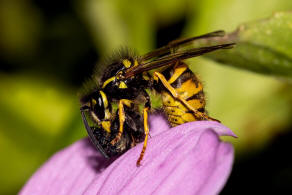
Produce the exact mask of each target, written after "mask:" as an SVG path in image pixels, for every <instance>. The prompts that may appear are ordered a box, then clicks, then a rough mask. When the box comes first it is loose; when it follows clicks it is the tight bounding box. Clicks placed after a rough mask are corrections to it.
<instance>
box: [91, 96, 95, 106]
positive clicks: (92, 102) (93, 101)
mask: <svg viewBox="0 0 292 195" xmlns="http://www.w3.org/2000/svg"><path fill="white" fill-rule="evenodd" d="M91 104H92V105H93V106H94V105H95V104H96V100H95V99H93V98H92V99H91Z"/></svg>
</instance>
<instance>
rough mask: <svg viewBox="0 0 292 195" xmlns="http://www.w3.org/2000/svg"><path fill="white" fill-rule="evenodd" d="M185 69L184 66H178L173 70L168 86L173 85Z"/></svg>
mask: <svg viewBox="0 0 292 195" xmlns="http://www.w3.org/2000/svg"><path fill="white" fill-rule="evenodd" d="M186 69H187V66H186V65H182V66H178V67H177V68H176V69H175V70H174V73H173V75H172V77H171V78H170V79H169V80H168V82H169V84H171V83H173V82H174V81H176V79H178V77H180V75H181V74H182V73H183V72H184V71H185V70H186Z"/></svg>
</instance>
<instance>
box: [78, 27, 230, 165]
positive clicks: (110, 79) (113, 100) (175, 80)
mask: <svg viewBox="0 0 292 195" xmlns="http://www.w3.org/2000/svg"><path fill="white" fill-rule="evenodd" d="M224 34H225V33H224V31H215V32H211V33H208V34H204V35H201V36H197V37H192V38H186V39H179V40H174V41H172V42H169V43H168V44H167V45H166V46H163V47H161V48H158V49H156V50H154V51H151V52H149V53H147V54H145V55H143V56H138V55H133V54H132V53H131V52H129V50H126V51H125V52H123V53H121V54H120V55H118V56H117V57H115V58H113V59H111V60H110V61H108V62H107V63H106V68H105V69H104V70H103V72H102V74H101V76H100V77H98V76H97V75H98V74H97V73H94V74H93V75H92V79H91V80H90V82H91V88H90V89H89V90H88V91H87V92H86V93H84V94H83V95H82V96H81V98H80V102H81V108H80V110H81V115H82V119H83V122H84V125H85V128H86V130H87V132H88V135H89V137H90V139H91V141H92V143H93V145H94V146H95V147H96V148H97V150H99V151H100V152H101V153H102V155H103V156H104V157H106V158H110V157H113V156H118V155H120V154H122V153H124V152H126V151H127V150H129V149H130V148H132V147H134V146H135V145H136V144H138V143H140V142H143V141H144V144H143V148H142V151H141V154H140V156H139V158H138V160H137V166H139V165H140V163H141V161H142V159H143V156H144V153H145V151H146V146H147V140H148V136H149V126H148V115H149V112H150V111H151V98H150V96H149V94H148V92H147V90H148V89H149V90H153V91H155V92H157V93H158V94H161V100H162V101H161V102H162V105H161V108H162V110H163V112H164V113H165V115H166V117H167V119H168V121H169V123H170V125H171V126H177V125H180V124H183V123H186V122H191V121H200V120H212V121H218V120H217V119H214V118H212V117H210V116H208V114H207V112H206V110H205V104H206V102H205V96H204V92H203V86H202V83H201V81H200V80H199V79H198V78H197V76H196V75H195V74H194V73H193V72H192V71H191V70H190V69H189V67H188V65H187V64H186V63H185V62H184V61H183V60H185V59H188V58H192V57H196V56H200V55H203V54H205V53H209V52H212V51H215V50H218V49H229V48H232V47H233V45H234V43H226V44H219V45H214V46H207V47H200V48H189V47H187V46H189V45H190V44H192V43H193V42H194V41H196V40H200V39H208V38H212V37H222V36H224ZM99 67H100V66H99Z"/></svg>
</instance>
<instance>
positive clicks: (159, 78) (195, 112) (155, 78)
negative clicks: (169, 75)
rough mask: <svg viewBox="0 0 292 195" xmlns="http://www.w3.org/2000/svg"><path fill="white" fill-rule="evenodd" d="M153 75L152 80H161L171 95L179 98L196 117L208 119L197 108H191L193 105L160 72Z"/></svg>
mask: <svg viewBox="0 0 292 195" xmlns="http://www.w3.org/2000/svg"><path fill="white" fill-rule="evenodd" d="M153 77H154V80H156V81H159V80H160V81H161V83H162V85H163V86H164V87H165V88H166V89H167V90H168V91H169V92H170V93H171V95H172V96H173V97H174V98H176V99H178V100H180V101H181V102H182V103H183V104H184V105H185V106H186V107H187V108H188V109H189V110H191V111H192V112H193V113H194V114H195V115H196V116H197V117H198V118H202V119H209V117H208V116H207V115H206V114H204V113H202V112H199V111H198V110H197V109H195V108H193V106H191V105H190V104H189V103H188V102H187V101H186V100H185V99H184V98H183V97H181V96H180V95H179V94H178V93H177V91H176V90H175V89H174V88H173V87H172V86H171V85H170V83H169V82H168V81H167V80H166V78H165V77H164V75H163V74H161V73H160V72H154V73H153Z"/></svg>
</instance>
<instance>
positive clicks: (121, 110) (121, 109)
mask: <svg viewBox="0 0 292 195" xmlns="http://www.w3.org/2000/svg"><path fill="white" fill-rule="evenodd" d="M119 121H120V128H119V132H118V135H117V136H116V137H115V139H113V140H112V141H111V144H112V145H115V144H116V143H117V142H118V141H119V140H120V139H121V137H122V134H123V131H124V122H125V111H124V102H123V100H120V101H119Z"/></svg>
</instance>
